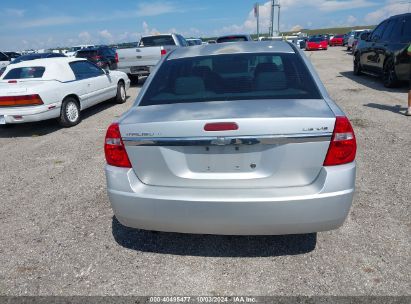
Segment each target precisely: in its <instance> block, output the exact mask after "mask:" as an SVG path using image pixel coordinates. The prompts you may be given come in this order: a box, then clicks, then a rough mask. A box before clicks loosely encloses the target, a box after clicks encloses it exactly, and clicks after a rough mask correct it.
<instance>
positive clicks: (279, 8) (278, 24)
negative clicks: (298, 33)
mask: <svg viewBox="0 0 411 304" xmlns="http://www.w3.org/2000/svg"><path fill="white" fill-rule="evenodd" d="M277 7H278V20H277V33H278V35H280V11H281V5H280V0H278V2H277Z"/></svg>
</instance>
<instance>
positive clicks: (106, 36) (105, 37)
mask: <svg viewBox="0 0 411 304" xmlns="http://www.w3.org/2000/svg"><path fill="white" fill-rule="evenodd" d="M98 35H99V37H100V38H101V39H102V41H103V42H104V43H113V41H114V39H113V35H112V34H111V33H110V32H109V31H108V30H102V31H100V32H98Z"/></svg>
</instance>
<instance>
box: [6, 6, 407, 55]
mask: <svg viewBox="0 0 411 304" xmlns="http://www.w3.org/2000/svg"><path fill="white" fill-rule="evenodd" d="M280 1H281V5H282V18H281V30H290V29H298V28H322V27H329V26H353V25H368V24H376V23H378V22H379V21H381V20H383V19H384V18H386V17H388V16H390V15H393V14H398V13H402V12H407V11H408V10H409V5H408V0H280ZM255 2H256V0H205V1H204V0H203V1H200V0H184V1H182V0H151V1H146V0H121V1H101V0H82V1H80V0H70V1H42V0H37V1H33V0H14V1H7V3H6V4H4V3H3V4H2V9H1V10H0V50H4V51H6V50H22V49H28V48H35V49H37V48H49V47H59V46H71V45H75V44H83V43H99V44H103V43H118V42H127V41H137V40H138V39H139V37H140V36H141V35H144V34H150V33H156V32H171V31H172V32H178V33H181V34H183V35H184V36H186V37H196V36H216V35H220V34H226V33H235V32H244V33H254V32H255V18H254V17H253V13H252V7H253V4H254V3H255ZM258 2H259V3H260V4H261V9H260V11H261V28H262V29H263V30H266V29H268V24H269V18H268V17H269V11H270V5H269V1H265V0H260V1H258Z"/></svg>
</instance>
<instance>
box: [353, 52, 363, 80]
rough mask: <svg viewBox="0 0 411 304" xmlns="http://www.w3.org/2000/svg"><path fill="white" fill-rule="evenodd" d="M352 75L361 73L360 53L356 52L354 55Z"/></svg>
mask: <svg viewBox="0 0 411 304" xmlns="http://www.w3.org/2000/svg"><path fill="white" fill-rule="evenodd" d="M353 72H354V75H356V76H360V75H362V67H361V57H360V54H359V53H357V54H355V56H354V69H353Z"/></svg>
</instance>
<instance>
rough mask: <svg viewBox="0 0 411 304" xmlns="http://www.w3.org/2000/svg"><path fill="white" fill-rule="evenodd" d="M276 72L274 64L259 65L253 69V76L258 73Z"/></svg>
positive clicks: (276, 68)
mask: <svg viewBox="0 0 411 304" xmlns="http://www.w3.org/2000/svg"><path fill="white" fill-rule="evenodd" d="M276 71H278V67H277V65H276V64H275V63H268V62H267V63H259V64H257V66H256V68H255V72H254V75H258V74H260V73H266V72H276Z"/></svg>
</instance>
